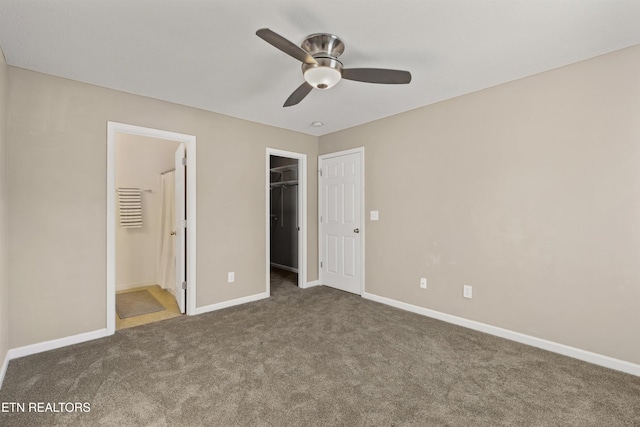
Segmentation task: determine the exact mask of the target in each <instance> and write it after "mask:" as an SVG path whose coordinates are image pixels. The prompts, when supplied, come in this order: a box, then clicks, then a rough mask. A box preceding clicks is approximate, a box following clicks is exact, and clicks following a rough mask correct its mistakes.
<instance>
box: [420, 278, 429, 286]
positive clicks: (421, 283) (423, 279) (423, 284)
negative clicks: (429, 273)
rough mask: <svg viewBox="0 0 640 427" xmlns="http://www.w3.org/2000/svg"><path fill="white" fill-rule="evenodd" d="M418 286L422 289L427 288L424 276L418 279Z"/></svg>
mask: <svg viewBox="0 0 640 427" xmlns="http://www.w3.org/2000/svg"><path fill="white" fill-rule="evenodd" d="M420 287H421V288H422V289H427V278H426V277H423V278H421V279H420Z"/></svg>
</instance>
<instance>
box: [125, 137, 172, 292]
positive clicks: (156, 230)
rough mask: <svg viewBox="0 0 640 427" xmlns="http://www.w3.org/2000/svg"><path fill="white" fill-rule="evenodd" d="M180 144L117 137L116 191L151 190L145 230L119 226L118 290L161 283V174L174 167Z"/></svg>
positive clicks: (145, 196) (147, 197)
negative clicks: (127, 188) (159, 280)
mask: <svg viewBox="0 0 640 427" xmlns="http://www.w3.org/2000/svg"><path fill="white" fill-rule="evenodd" d="M178 145H180V143H179V142H177V141H169V140H166V139H158V138H149V137H144V136H140V135H132V134H126V133H119V134H117V135H116V188H119V187H137V188H141V189H144V190H151V191H144V192H142V206H143V209H142V227H141V228H122V227H120V226H119V225H116V290H123V289H131V288H135V287H136V286H144V285H154V284H158V281H157V277H156V274H157V270H158V261H159V258H160V245H161V240H160V239H161V233H160V228H161V219H162V206H161V197H160V194H161V186H160V174H161V173H162V172H164V171H167V170H169V169H173V168H174V164H175V152H176V149H177V147H178ZM118 218H119V217H118Z"/></svg>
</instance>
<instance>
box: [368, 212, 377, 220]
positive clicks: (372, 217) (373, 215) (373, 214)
mask: <svg viewBox="0 0 640 427" xmlns="http://www.w3.org/2000/svg"><path fill="white" fill-rule="evenodd" d="M369 217H370V218H371V221H377V220H378V218H379V215H378V211H371V212H370V213H369Z"/></svg>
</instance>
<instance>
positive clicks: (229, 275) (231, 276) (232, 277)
mask: <svg viewBox="0 0 640 427" xmlns="http://www.w3.org/2000/svg"><path fill="white" fill-rule="evenodd" d="M235 280H236V273H234V272H233V271H230V272H228V273H227V283H233V282H235Z"/></svg>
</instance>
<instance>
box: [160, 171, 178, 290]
mask: <svg viewBox="0 0 640 427" xmlns="http://www.w3.org/2000/svg"><path fill="white" fill-rule="evenodd" d="M175 175H176V174H175V172H173V171H172V172H166V173H164V174H162V175H160V180H161V183H160V184H161V190H160V207H161V212H162V218H161V220H160V227H161V229H160V259H159V262H158V274H157V277H158V284H159V285H160V286H161V287H162V288H164V289H167V290H170V291H173V290H174V288H175V281H176V254H175V242H174V239H175V236H174V235H172V234H171V233H172V232H173V228H174V226H175V225H174V223H175V220H174V217H175V201H174V199H175Z"/></svg>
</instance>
